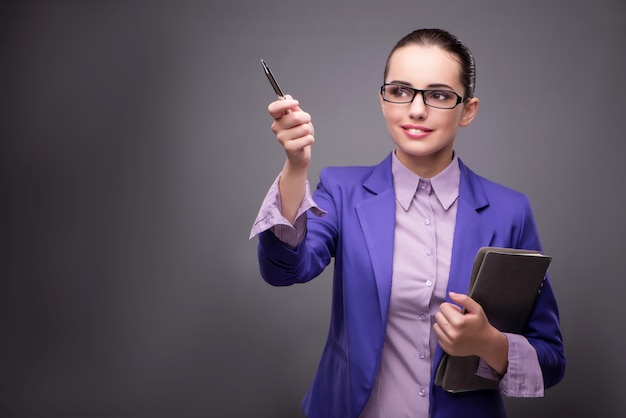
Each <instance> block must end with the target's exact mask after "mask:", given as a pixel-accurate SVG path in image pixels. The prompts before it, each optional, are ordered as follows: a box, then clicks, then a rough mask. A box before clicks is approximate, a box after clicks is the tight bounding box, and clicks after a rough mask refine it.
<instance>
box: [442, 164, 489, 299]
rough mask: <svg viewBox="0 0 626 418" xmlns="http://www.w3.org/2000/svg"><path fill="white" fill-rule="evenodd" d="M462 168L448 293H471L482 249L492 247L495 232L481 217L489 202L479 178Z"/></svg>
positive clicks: (462, 166)
mask: <svg viewBox="0 0 626 418" xmlns="http://www.w3.org/2000/svg"><path fill="white" fill-rule="evenodd" d="M459 166H460V168H461V183H460V186H459V201H458V209H457V216H456V226H455V229H454V242H453V246H452V260H451V264H450V276H449V279H448V290H449V291H452V292H457V293H467V291H468V287H469V280H470V275H471V271H472V265H473V263H474V258H475V256H476V252H477V251H478V249H479V248H480V247H483V246H488V245H490V244H491V241H492V239H493V236H494V232H495V231H494V229H493V227H492V226H491V225H489V224H487V223H486V222H485V221H484V220H483V218H482V217H481V215H480V211H481V210H482V209H484V208H486V207H487V206H488V205H489V201H488V200H487V196H486V195H485V192H484V190H483V189H482V187H481V185H480V183H479V182H478V176H477V175H476V174H474V173H473V172H472V171H471V170H470V169H469V168H467V166H465V165H464V164H463V163H462V162H460V161H459ZM446 299H448V297H447V295H446Z"/></svg>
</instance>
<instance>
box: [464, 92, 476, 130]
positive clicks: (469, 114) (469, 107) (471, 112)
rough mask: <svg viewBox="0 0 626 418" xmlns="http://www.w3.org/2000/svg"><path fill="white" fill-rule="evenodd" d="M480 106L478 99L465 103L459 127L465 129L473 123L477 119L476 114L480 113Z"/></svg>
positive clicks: (473, 98) (474, 98)
mask: <svg viewBox="0 0 626 418" xmlns="http://www.w3.org/2000/svg"><path fill="white" fill-rule="evenodd" d="M478 104H479V100H478V97H472V98H471V99H469V100H468V101H467V102H465V106H463V115H461V120H460V121H459V126H461V127H465V126H467V125H469V124H470V123H472V121H473V120H474V118H475V117H476V113H478Z"/></svg>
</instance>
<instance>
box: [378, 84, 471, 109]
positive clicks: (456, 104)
mask: <svg viewBox="0 0 626 418" xmlns="http://www.w3.org/2000/svg"><path fill="white" fill-rule="evenodd" d="M386 86H401V87H404V88H406V89H409V90H412V91H413V97H411V100H409V101H406V102H397V101H394V100H389V99H386V98H385V94H384V92H385V87H386ZM430 91H442V92H446V93H452V94H454V95H455V96H456V103H455V104H454V106H452V107H441V106H434V105H431V104H428V103H426V94H425V93H427V92H430ZM418 93H422V101H423V102H424V105H426V106H429V107H434V108H435V109H448V110H450V109H454V108H455V107H457V106H458V105H459V104H460V103H463V102H464V101H465V99H464V98H463V97H461V96H459V94H458V93H457V92H455V91H453V90H444V89H426V90H421V89H416V88H413V87H411V86H407V85H405V84H399V83H385V84H383V85H382V86H380V96H381V97H382V98H383V100H384V101H385V102H389V103H395V104H407V103H413V100H415V97H416V96H417V94H418Z"/></svg>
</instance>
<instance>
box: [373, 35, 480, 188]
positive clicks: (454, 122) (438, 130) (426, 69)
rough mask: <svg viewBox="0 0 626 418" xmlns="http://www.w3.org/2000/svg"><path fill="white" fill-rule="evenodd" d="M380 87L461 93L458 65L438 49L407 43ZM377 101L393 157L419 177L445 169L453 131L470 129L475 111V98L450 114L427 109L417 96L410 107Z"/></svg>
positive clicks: (442, 110) (452, 144)
mask: <svg viewBox="0 0 626 418" xmlns="http://www.w3.org/2000/svg"><path fill="white" fill-rule="evenodd" d="M385 83H401V84H404V85H407V86H410V87H413V88H416V89H442V90H452V91H454V92H456V93H457V94H458V95H460V96H463V94H464V89H463V83H462V82H461V64H460V63H459V62H458V61H457V60H456V59H455V58H454V56H452V55H451V54H450V53H448V52H447V51H445V50H443V49H441V48H440V47H437V46H423V45H417V44H410V45H406V46H403V47H401V48H399V49H397V50H396V51H394V53H393V54H392V56H391V58H390V59H389V64H388V71H387V78H386V80H385ZM380 101H381V107H382V111H383V116H384V117H385V121H386V123H387V129H388V131H389V134H390V135H391V138H392V139H393V141H394V142H395V144H396V155H397V156H398V158H399V159H400V161H401V162H402V163H403V164H404V165H406V166H407V167H408V168H409V169H411V170H412V171H413V172H415V173H416V174H418V175H419V176H422V177H433V176H434V175H436V174H438V173H439V172H441V171H442V170H443V169H445V168H446V167H447V166H448V165H449V164H450V161H451V160H452V153H453V147H454V139H455V137H456V132H457V129H458V128H459V126H467V125H469V124H470V123H471V122H472V120H473V119H474V116H475V115H476V111H477V110H478V99H477V98H472V99H470V100H468V101H467V102H463V103H460V104H459V105H457V106H456V107H455V108H454V109H437V108H434V107H429V106H426V105H425V104H424V100H423V99H422V94H421V93H418V94H417V96H415V99H414V100H413V102H412V103H405V104H398V103H390V102H385V101H383V100H382V96H381V98H380Z"/></svg>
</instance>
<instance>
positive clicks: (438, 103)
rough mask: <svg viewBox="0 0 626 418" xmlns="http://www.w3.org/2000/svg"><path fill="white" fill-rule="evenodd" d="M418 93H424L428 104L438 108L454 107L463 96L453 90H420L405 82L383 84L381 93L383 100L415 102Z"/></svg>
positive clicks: (425, 102)
mask: <svg viewBox="0 0 626 418" xmlns="http://www.w3.org/2000/svg"><path fill="white" fill-rule="evenodd" d="M417 93H422V99H423V100H424V104H425V105H426V106H430V107H435V108H437V109H454V108H455V107H456V106H457V105H458V104H459V103H461V102H463V98H462V97H461V96H459V95H458V94H456V93H455V92H453V91H452V90H420V89H414V88H413V87H409V86H405V85H404V84H394V83H391V84H383V85H382V87H381V88H380V94H381V95H382V96H383V100H384V101H386V102H390V103H413V100H415V96H417Z"/></svg>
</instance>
